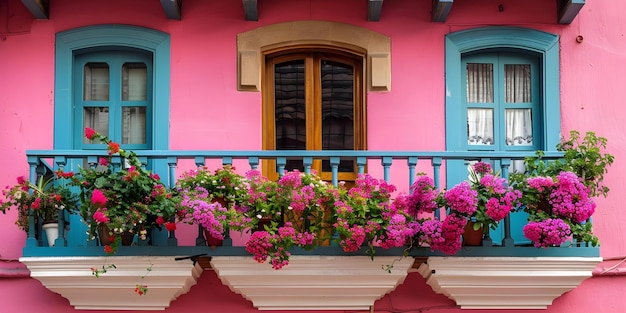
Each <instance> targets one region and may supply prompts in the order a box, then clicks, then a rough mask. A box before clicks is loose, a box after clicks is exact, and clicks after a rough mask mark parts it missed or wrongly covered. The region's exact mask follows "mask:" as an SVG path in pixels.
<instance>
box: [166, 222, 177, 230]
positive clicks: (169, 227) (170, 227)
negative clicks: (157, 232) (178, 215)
mask: <svg viewBox="0 0 626 313" xmlns="http://www.w3.org/2000/svg"><path fill="white" fill-rule="evenodd" d="M165 229H167V231H175V230H176V223H170V222H167V223H165Z"/></svg>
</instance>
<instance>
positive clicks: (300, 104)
mask: <svg viewBox="0 0 626 313" xmlns="http://www.w3.org/2000/svg"><path fill="white" fill-rule="evenodd" d="M274 77H275V78H274V88H275V90H274V110H275V111H274V112H275V113H274V114H275V116H274V119H275V121H276V125H275V126H276V127H275V129H276V150H306V117H305V112H306V103H305V76H304V60H295V61H289V62H284V63H280V64H276V66H275V67H274ZM287 169H288V170H292V169H300V170H303V168H302V161H296V160H290V161H289V162H288V168H287Z"/></svg>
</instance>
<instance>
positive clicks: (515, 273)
mask: <svg viewBox="0 0 626 313" xmlns="http://www.w3.org/2000/svg"><path fill="white" fill-rule="evenodd" d="M600 262H602V258H601V257H430V258H428V261H426V262H425V263H423V264H421V265H420V267H419V269H418V271H419V273H420V274H421V275H422V276H423V277H424V278H426V282H427V283H428V285H430V286H431V287H432V289H433V290H434V291H435V292H437V293H440V294H444V295H446V296H447V297H448V298H450V299H452V300H454V301H455V302H456V304H457V305H459V306H460V307H461V308H462V309H545V308H546V307H547V306H548V305H550V304H552V301H553V300H554V299H556V298H557V297H559V296H560V295H562V294H563V293H566V292H568V291H570V290H572V289H574V288H576V287H578V285H580V284H581V283H582V281H583V280H585V279H586V278H588V277H591V275H592V271H593V269H594V268H595V267H596V266H597V265H598V263H600Z"/></svg>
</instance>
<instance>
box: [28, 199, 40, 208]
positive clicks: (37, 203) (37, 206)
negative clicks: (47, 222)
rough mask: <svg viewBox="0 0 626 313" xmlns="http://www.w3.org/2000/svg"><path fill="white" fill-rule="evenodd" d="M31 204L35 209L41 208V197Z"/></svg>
mask: <svg viewBox="0 0 626 313" xmlns="http://www.w3.org/2000/svg"><path fill="white" fill-rule="evenodd" d="M30 206H31V207H32V208H33V210H39V208H40V207H41V198H37V199H35V201H33V203H32V204H31V205H30Z"/></svg>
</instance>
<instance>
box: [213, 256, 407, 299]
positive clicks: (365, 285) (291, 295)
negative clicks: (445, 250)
mask: <svg viewBox="0 0 626 313" xmlns="http://www.w3.org/2000/svg"><path fill="white" fill-rule="evenodd" d="M413 263H414V259H413V258H411V257H408V258H402V259H400V258H399V257H384V256H377V257H375V258H374V260H373V261H372V260H371V259H370V257H368V256H319V255H316V256H293V255H292V256H291V257H290V261H289V265H287V266H285V267H283V268H282V269H280V270H275V269H273V268H272V267H271V265H270V264H268V263H263V264H259V263H257V262H255V261H254V260H253V259H252V257H218V256H215V257H213V258H212V260H211V266H212V267H213V269H214V270H215V271H216V272H217V275H218V276H219V278H220V279H221V281H222V283H224V284H225V285H227V286H229V287H230V289H231V290H232V291H233V292H235V293H238V294H241V295H242V296H243V297H244V298H246V299H248V300H250V301H251V302H252V304H253V305H254V307H256V308H258V309H259V310H368V309H369V308H370V306H372V305H374V302H375V301H376V300H378V299H380V298H381V297H383V296H384V295H385V294H387V293H389V292H391V291H392V290H394V289H395V288H396V286H398V285H399V284H401V283H402V282H403V281H404V279H405V277H406V275H407V273H408V270H409V268H410V267H411V266H412V265H413ZM391 264H393V269H392V270H391V273H389V272H387V271H385V270H384V269H383V266H385V265H391Z"/></svg>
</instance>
